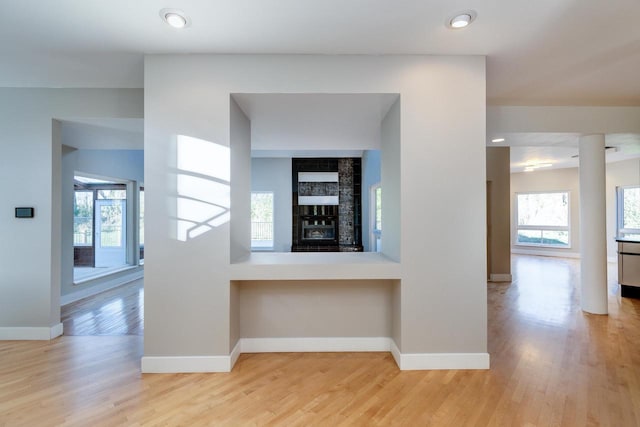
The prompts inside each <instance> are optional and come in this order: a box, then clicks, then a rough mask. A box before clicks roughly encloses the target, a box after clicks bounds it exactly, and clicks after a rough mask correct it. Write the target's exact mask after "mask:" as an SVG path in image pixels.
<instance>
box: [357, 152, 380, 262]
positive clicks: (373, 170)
mask: <svg viewBox="0 0 640 427" xmlns="http://www.w3.org/2000/svg"><path fill="white" fill-rule="evenodd" d="M380 165H381V163H380V150H368V151H365V152H364V153H363V155H362V245H363V246H364V250H365V252H369V251H371V246H370V244H371V242H370V238H371V228H370V227H371V224H370V222H371V217H370V209H371V208H370V207H369V203H370V202H371V200H370V199H371V186H372V185H374V184H378V183H380Z"/></svg>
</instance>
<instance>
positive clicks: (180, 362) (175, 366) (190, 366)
mask: <svg viewBox="0 0 640 427" xmlns="http://www.w3.org/2000/svg"><path fill="white" fill-rule="evenodd" d="M141 371H142V373H145V374H174V373H183V372H231V356H144V357H143V358H142V361H141Z"/></svg>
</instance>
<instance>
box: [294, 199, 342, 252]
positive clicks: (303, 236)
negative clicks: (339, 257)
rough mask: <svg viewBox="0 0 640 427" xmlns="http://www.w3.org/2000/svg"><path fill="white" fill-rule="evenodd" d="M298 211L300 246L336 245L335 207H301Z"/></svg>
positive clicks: (336, 216)
mask: <svg viewBox="0 0 640 427" xmlns="http://www.w3.org/2000/svg"><path fill="white" fill-rule="evenodd" d="M298 209H299V211H298V218H299V220H298V230H297V231H298V233H297V234H298V237H299V242H298V243H299V244H300V245H301V246H312V247H315V246H325V247H326V246H328V245H329V246H334V247H335V246H337V245H338V209H337V206H330V205H326V206H325V205H303V206H299V207H298ZM325 249H326V250H328V248H325Z"/></svg>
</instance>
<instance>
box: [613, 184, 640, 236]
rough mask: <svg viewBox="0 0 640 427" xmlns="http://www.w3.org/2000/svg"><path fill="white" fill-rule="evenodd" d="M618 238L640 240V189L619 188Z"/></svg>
mask: <svg viewBox="0 0 640 427" xmlns="http://www.w3.org/2000/svg"><path fill="white" fill-rule="evenodd" d="M618 237H620V238H627V239H638V238H640V187H618Z"/></svg>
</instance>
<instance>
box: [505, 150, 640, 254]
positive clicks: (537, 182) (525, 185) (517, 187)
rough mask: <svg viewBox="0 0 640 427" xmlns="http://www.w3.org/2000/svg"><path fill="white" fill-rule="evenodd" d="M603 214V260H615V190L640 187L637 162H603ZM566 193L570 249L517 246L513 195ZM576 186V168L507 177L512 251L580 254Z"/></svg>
mask: <svg viewBox="0 0 640 427" xmlns="http://www.w3.org/2000/svg"><path fill="white" fill-rule="evenodd" d="M606 177H607V183H606V200H607V201H606V203H607V207H606V211H607V258H609V260H614V259H615V258H616V257H617V250H618V248H617V245H616V242H615V239H616V233H617V218H616V215H617V213H616V212H617V211H616V203H617V201H616V187H619V186H627V185H639V184H640V160H635V159H634V160H625V161H621V162H614V163H607V166H606ZM554 190H569V191H570V192H571V195H570V209H571V227H570V230H571V248H570V249H556V248H538V247H532V246H517V245H515V241H516V228H515V224H516V218H515V199H514V196H515V193H516V192H527V191H554ZM579 190H580V185H579V170H578V168H567V169H556V170H549V171H536V172H528V173H514V174H511V242H512V249H516V250H518V251H523V250H524V251H529V252H532V251H533V252H536V253H549V254H568V256H572V257H578V256H579V255H580V191H579Z"/></svg>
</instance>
